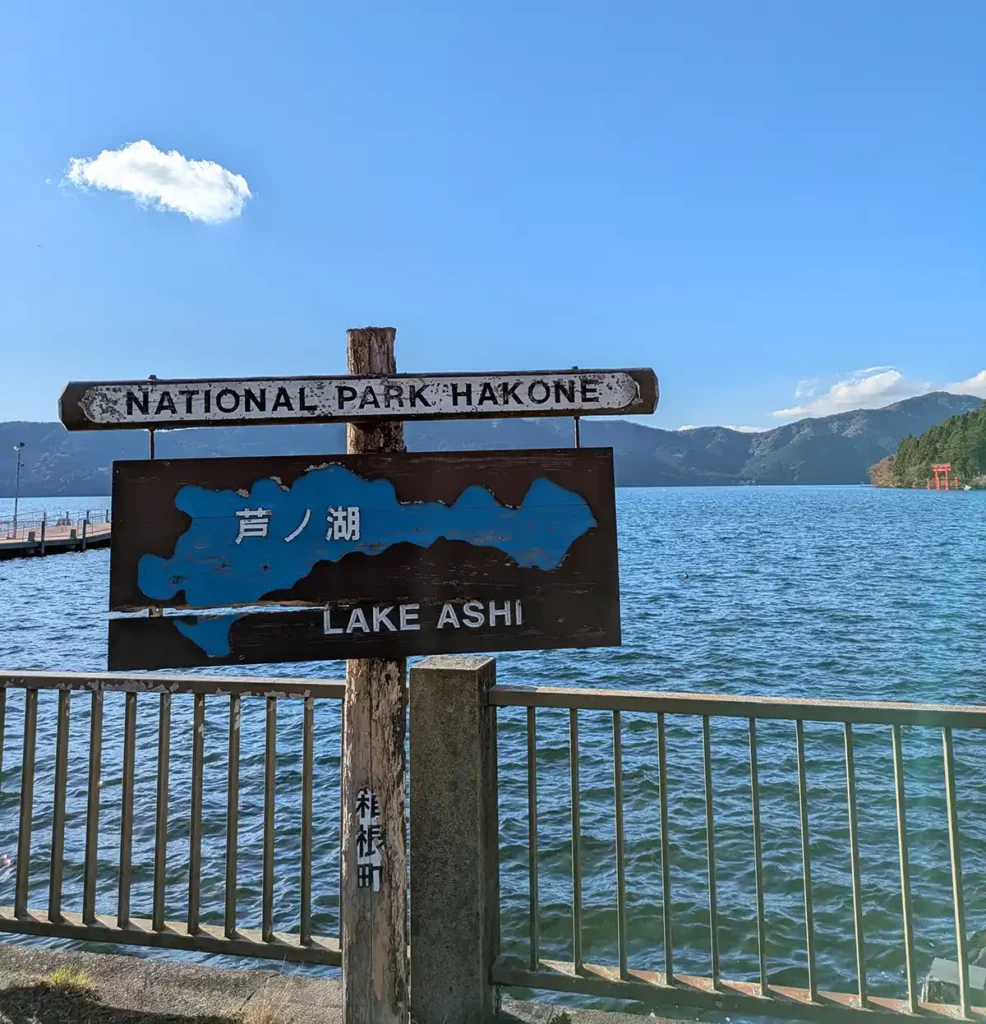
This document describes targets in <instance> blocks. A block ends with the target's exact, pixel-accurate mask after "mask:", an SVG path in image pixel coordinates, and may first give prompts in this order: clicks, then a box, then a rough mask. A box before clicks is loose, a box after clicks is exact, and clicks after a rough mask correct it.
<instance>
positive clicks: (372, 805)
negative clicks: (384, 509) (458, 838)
mask: <svg viewBox="0 0 986 1024" xmlns="http://www.w3.org/2000/svg"><path fill="white" fill-rule="evenodd" d="M395 334H396V331H395V330H394V328H392V327H381V328H374V327H367V328H365V329H363V330H350V331H347V332H346V335H347V361H348V364H349V372H350V373H351V374H367V375H369V374H374V375H375V374H391V373H395V372H396V369H397V367H396V365H395V359H394V336H395ZM403 451H405V447H404V425H403V423H401V421H400V420H378V421H375V422H372V423H365V422H353V423H349V424H347V427H346V453H347V454H348V455H358V454H362V453H364V452H403ZM405 675H406V662H405V660H404V659H403V658H400V659H398V660H394V661H390V660H386V659H383V658H358V659H353V660H351V661H347V662H346V700H345V708H344V712H343V714H344V721H343V741H342V749H343V753H342V853H341V856H342V891H341V892H340V918H341V924H342V930H341V943H342V985H343V990H342V991H343V995H342V1016H343V1020H345V1021H347V1024H391V1022H393V1024H405V1022H406V1021H407V1014H408V960H407V850H406V830H405V824H404V799H405V774H406V770H407V766H406V759H405V746H404V738H405V730H406V723H407V688H406V685H405Z"/></svg>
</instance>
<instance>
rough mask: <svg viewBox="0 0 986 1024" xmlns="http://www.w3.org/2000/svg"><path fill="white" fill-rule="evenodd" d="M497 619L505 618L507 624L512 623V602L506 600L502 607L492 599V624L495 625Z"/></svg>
mask: <svg viewBox="0 0 986 1024" xmlns="http://www.w3.org/2000/svg"><path fill="white" fill-rule="evenodd" d="M497 619H503V624H504V625H505V626H509V625H510V602H509V601H504V602H503V607H502V608H497V606H496V601H490V625H491V626H495V625H496V620H497Z"/></svg>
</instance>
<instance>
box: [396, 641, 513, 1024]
mask: <svg viewBox="0 0 986 1024" xmlns="http://www.w3.org/2000/svg"><path fill="white" fill-rule="evenodd" d="M495 682H496V661H495V660H494V659H493V658H464V657H435V658H428V659H426V660H425V661H422V662H419V663H418V664H417V665H415V666H414V667H413V668H412V669H411V673H410V689H411V694H410V697H411V715H410V748H411V750H410V752H411V763H410V771H411V815H410V817H411V1019H412V1020H413V1021H414V1022H415V1024H443V1022H445V1021H456V1024H481V1022H485V1021H491V1020H493V1018H494V1013H495V1011H496V1002H497V1000H496V995H495V991H494V988H493V986H492V984H491V983H490V968H491V966H492V964H493V961H494V959H495V958H496V956H497V953H498V949H499V944H500V914H499V911H500V903H499V898H500V892H499V867H498V864H499V827H498V814H497V765H496V709H495V708H493V707H491V706H490V705H489V702H488V693H489V689H490V687H491V686H493V684H494V683H495Z"/></svg>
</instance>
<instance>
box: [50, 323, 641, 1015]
mask: <svg viewBox="0 0 986 1024" xmlns="http://www.w3.org/2000/svg"><path fill="white" fill-rule="evenodd" d="M395 333H396V332H395V330H394V329H393V328H389V327H388V328H373V327H368V328H364V329H361V330H350V331H348V332H347V336H348V351H347V356H348V371H349V372H348V375H347V376H340V377H314V378H312V377H308V378H302V377H288V378H280V379H266V378H264V379H261V378H250V379H245V378H241V379H224V380H190V379H183V380H158V379H156V378H149V379H147V380H143V381H110V382H75V383H70V384H69V385H68V386H67V387H66V389H65V391H64V393H63V394H62V397H61V401H60V406H59V411H60V417H61V420H62V422H63V424H64V425H65V426H66V427H67V428H68V429H69V430H114V429H128V428H129V429H144V430H148V431H150V433H151V439H152V440H151V445H152V448H151V458H152V460H153V454H154V453H153V437H154V431H155V430H159V429H169V428H171V429H175V428H182V427H195V426H242V425H248V424H265V423H266V424H271V423H330V422H345V423H346V424H347V433H346V452H347V454H346V455H345V456H338V455H329V456H318V457H315V458H313V457H311V456H275V457H265V458H238V459H232V458H230V459H182V460H168V459H164V460H154V461H146V460H141V461H133V462H115V463H114V465H113V524H114V529H113V537H112V549H111V559H110V608H111V610H112V611H115V612H132V611H137V610H141V609H148V610H149V611H150V614H151V616H152V617H148V618H143V617H137V616H125V617H117V618H111V619H110V624H109V667H110V668H111V669H116V670H119V669H124V670H126V669H142V668H150V669H153V668H181V667H191V666H194V665H233V664H237V665H241V664H259V663H265V662H278V661H301V660H306V661H312V660H327V659H335V658H346V659H348V660H347V663H346V700H345V710H344V718H343V755H342V786H341V789H342V794H341V799H342V829H341V843H342V850H341V894H340V918H341V944H342V968H343V1016H344V1018H345V1020H346V1022H347V1024H406V1021H407V1014H408V1002H409V998H408V995H409V984H408V948H407V935H408V927H407V896H408V893H407V886H408V880H407V850H406V838H405V837H406V831H405V824H406V823H405V778H406V764H405V733H406V721H407V719H406V714H407V691H406V685H405V678H406V661H405V659H406V657H407V656H408V655H415V654H441V653H469V652H479V651H483V652H486V651H493V650H537V649H548V648H561V647H564V648H576V647H598V646H613V645H618V644H619V643H620V607H619V573H618V566H617V547H616V508H615V490H614V479H613V453H612V450H611V449H608V448H605V449H603V448H597V449H592V448H587V449H582V448H580V447H579V444H580V437H579V420H580V417H582V416H592V415H636V414H646V413H650V412H653V411H654V409H655V407H656V405H657V401H658V384H657V378H656V376H655V374H654V371H653V370H650V369H622V370H580V369H576V368H573V369H572V370H553V371H552V370H547V371H523V372H518V373H476V374H451V373H439V374H430V375H425V376H420V375H413V374H398V373H397V372H396V364H395V358H394V336H395ZM506 416H520V417H526V416H569V417H573V418H574V419H575V431H576V450H572V449H558V450H544V451H510V452H479V451H472V452H441V453H414V454H407V453H406V448H405V445H404V428H403V420H405V419H425V420H432V419H457V418H461V417H466V418H501V417H506ZM258 606H259V609H258ZM165 609H169V610H173V611H177V612H178V614H164V610H165ZM200 610H201V611H204V612H206V614H199V611H200ZM189 611H190V612H192V613H193V614H191V615H188V614H185V612H189Z"/></svg>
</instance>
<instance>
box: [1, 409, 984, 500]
mask: <svg viewBox="0 0 986 1024" xmlns="http://www.w3.org/2000/svg"><path fill="white" fill-rule="evenodd" d="M982 405H983V403H982V401H981V400H980V399H978V398H972V397H970V396H967V395H950V394H947V393H945V392H943V391H937V392H933V393H932V394H928V395H921V396H920V397H918V398H908V399H906V400H905V401H903V402H895V403H894V404H893V405H888V406H886V407H885V408H883V409H858V410H856V411H854V412H846V413H839V414H837V415H835V416H824V417H821V418H819V419H804V420H798V422H797V423H789V424H786V425H785V426H782V427H776V428H775V429H773V430H765V431H762V432H760V433H743V432H741V431H737V430H730V429H729V428H728V427H695V428H693V429H689V430H660V429H658V428H656V427H647V426H644V425H643V424H640V423H636V422H630V421H627V420H606V419H584V420H583V421H582V443H583V444H584V445H586V446H587V447H588V446H595V445H599V446H605V447H612V448H613V449H614V452H615V455H616V478H617V483H618V484H620V485H622V486H625V487H646V486H663V485H671V486H678V485H695V484H841V483H861V482H863V481H865V480H867V479H868V476H867V473H868V469H869V467H870V466H872V465H873V464H874V463H875V462H878V461H879V460H880V459H882V458H884V457H885V456H887V455H890V454H892V453H893V452H895V451H896V450H897V446H898V444H899V443H900V441H901V440H902V439H903V438H904V437H907V436H908V435H909V434H913V435H918V434H922V433H924V432H925V431H926V430H928V429H929V428H930V427H932V426H934V425H935V424H937V423H940V422H941V421H942V420H944V419H947V418H948V417H950V416H957V415H961V414H963V413H966V412H971V411H973V410H975V409H979V408H981V407H982ZM405 436H406V438H407V444H408V448H410V449H411V450H413V451H449V450H456V449H490V448H568V447H571V445H572V443H573V431H572V421H571V420H567V419H540V420H458V421H455V422H450V421H445V422H437V421H436V422H428V423H414V422H409V423H407V424H406V425H405ZM156 438H157V445H156V447H157V455H158V458H201V457H206V456H229V455H278V454H282V455H286V454H295V455H318V454H333V453H336V452H341V451H343V450H344V448H345V429H344V427H343V426H342V425H341V424H326V425H321V426H316V425H311V426H309V425H298V426H276V427H210V428H205V429H198V430H173V431H165V430H161V431H158V432H157V435H156ZM19 441H24V442H25V444H26V448H25V449H24V453H23V461H24V464H25V467H24V469H23V470H22V472H21V493H22V494H26V495H27V494H29V495H34V496H37V497H45V496H55V495H66V496H67V495H101V494H108V493H109V490H110V482H109V480H110V476H109V474H110V466H111V464H112V462H113V460H114V459H142V458H146V457H147V434H146V433H145V432H143V431H135V430H120V431H102V430H93V431H83V432H78V433H71V434H70V433H68V432H67V431H66V430H65V429H64V428H63V427H62V426H61V424H59V423H24V422H10V423H0V457H2V458H3V459H4V460H5V461H4V462H3V464H2V465H0V497H11V496H12V495H13V490H14V456H13V452H12V451H11V448H12V446H13V445H15V444H17V443H18V442H19ZM4 452H6V453H8V454H7V455H3V454H2V453H4Z"/></svg>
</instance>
